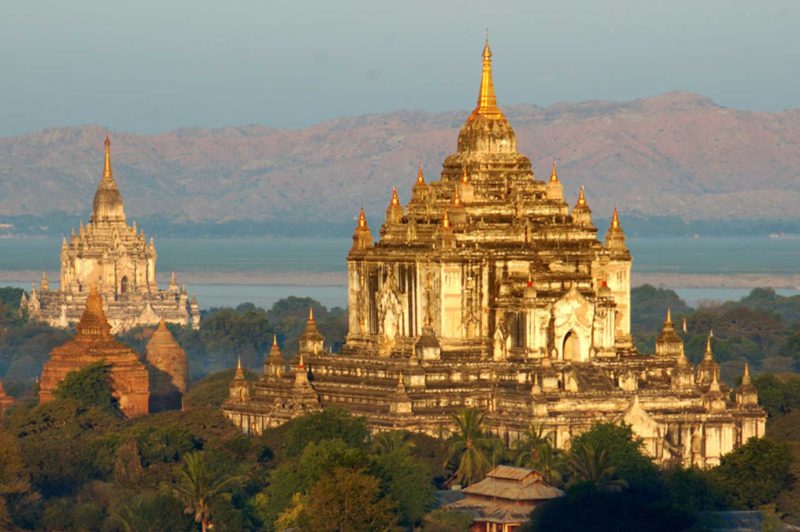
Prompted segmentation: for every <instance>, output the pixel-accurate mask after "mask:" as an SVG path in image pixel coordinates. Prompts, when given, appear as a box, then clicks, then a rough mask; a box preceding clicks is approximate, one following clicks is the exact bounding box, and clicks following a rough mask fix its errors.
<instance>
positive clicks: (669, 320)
mask: <svg viewBox="0 0 800 532" xmlns="http://www.w3.org/2000/svg"><path fill="white" fill-rule="evenodd" d="M667 324H669V325H672V311H671V310H670V308H669V305H667V319H666V320H664V325H667Z"/></svg>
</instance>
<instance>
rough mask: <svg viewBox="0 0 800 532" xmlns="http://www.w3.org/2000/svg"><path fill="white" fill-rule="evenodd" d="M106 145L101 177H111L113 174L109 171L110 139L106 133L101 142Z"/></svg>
mask: <svg viewBox="0 0 800 532" xmlns="http://www.w3.org/2000/svg"><path fill="white" fill-rule="evenodd" d="M103 144H104V145H105V147H106V160H105V164H104V165H103V178H104V179H106V178H112V177H113V176H114V174H113V173H112V172H111V140H110V139H109V138H108V133H106V140H105V142H103Z"/></svg>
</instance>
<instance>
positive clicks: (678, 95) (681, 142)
mask: <svg viewBox="0 0 800 532" xmlns="http://www.w3.org/2000/svg"><path fill="white" fill-rule="evenodd" d="M504 111H505V112H506V115H507V116H508V118H509V120H510V121H511V123H512V125H513V127H514V129H515V131H516V133H517V138H518V148H519V150H520V151H521V152H522V153H525V154H526V155H528V156H529V157H530V158H531V160H532V162H533V166H534V170H535V173H536V176H537V177H538V178H539V179H547V177H548V176H549V173H550V164H551V162H552V161H553V160H556V161H557V162H558V168H559V177H560V178H561V181H562V182H563V183H564V187H565V193H566V196H567V199H568V201H570V203H574V201H575V198H576V197H577V193H578V188H579V186H580V185H584V186H585V187H586V195H587V200H588V202H589V205H590V207H591V208H592V209H593V211H594V212H595V215H596V216H598V217H603V218H608V215H609V213H610V211H611V210H612V208H613V207H615V206H617V207H619V208H620V211H621V213H622V215H623V219H624V216H625V215H635V216H642V217H647V216H677V217H680V218H683V219H684V220H740V221H741V220H757V219H777V220H797V219H800V110H798V109H794V110H787V111H782V112H756V111H745V110H736V109H729V108H725V107H721V106H719V105H717V104H715V103H714V102H713V101H711V100H709V99H708V98H705V97H702V96H700V95H697V94H692V93H685V92H675V93H668V94H664V95H661V96H655V97H650V98H644V99H639V100H634V101H629V102H611V101H587V102H580V103H558V104H553V105H550V106H547V107H537V106H535V105H517V106H511V107H508V108H505V109H504ZM466 116H467V112H465V111H458V112H445V113H431V112H424V111H396V112H391V113H383V114H371V115H364V116H358V117H351V118H339V119H335V120H330V121H326V122H323V123H320V124H317V125H313V126H310V127H305V128H302V129H273V128H269V127H266V126H263V125H248V126H240V127H225V128H218V129H205V128H184V129H177V130H173V131H169V132H165V133H161V134H154V135H138V134H133V133H127V132H123V131H111V132H110V135H111V140H112V157H113V167H114V175H115V178H116V180H117V183H118V185H119V188H120V190H121V192H122V195H123V198H124V200H125V205H126V211H127V213H128V216H129V218H131V219H137V218H139V219H142V218H146V217H153V216H159V217H161V218H164V219H166V220H170V221H174V222H176V223H196V222H206V223H208V222H211V223H218V222H230V221H237V220H254V221H267V222H274V223H280V222H282V221H286V222H290V223H295V224H296V223H304V222H308V223H314V224H325V223H339V224H341V223H344V222H347V221H349V220H352V219H353V217H354V215H355V214H356V212H357V211H358V208H359V207H360V206H361V205H363V206H364V207H365V208H366V209H367V212H368V215H369V217H370V223H371V225H372V226H373V227H379V226H380V223H381V222H382V219H383V210H384V209H385V207H386V204H387V203H388V201H389V198H390V193H391V188H392V186H393V185H396V186H397V187H398V190H399V192H400V196H401V199H402V200H403V201H405V200H407V198H408V196H409V194H410V189H411V185H412V183H413V182H414V179H415V178H416V168H417V165H419V164H421V165H423V168H424V169H425V173H426V177H427V178H428V179H429V180H430V179H433V178H434V177H435V176H437V175H438V173H439V171H440V169H441V163H442V161H443V159H444V158H445V157H446V156H447V155H448V154H450V153H452V152H454V151H455V145H456V137H457V132H458V130H459V129H460V127H461V126H462V124H463V123H464V121H465V119H466ZM105 134H106V130H105V129H104V128H103V127H102V126H99V125H86V126H78V127H54V128H48V129H43V130H40V131H35V132H32V133H28V134H24V135H19V136H13V137H5V138H0V216H3V217H14V216H22V215H32V216H39V217H46V216H48V215H50V214H52V213H56V212H62V213H68V214H81V215H85V213H87V212H88V210H89V208H90V206H91V200H92V196H93V194H94V190H95V188H96V186H97V183H98V181H99V179H100V175H101V171H102V163H103V138H104V136H105Z"/></svg>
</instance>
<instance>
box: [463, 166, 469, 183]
mask: <svg viewBox="0 0 800 532" xmlns="http://www.w3.org/2000/svg"><path fill="white" fill-rule="evenodd" d="M461 184H462V185H468V184H469V176H468V175H467V167H466V166H464V167H462V168H461Z"/></svg>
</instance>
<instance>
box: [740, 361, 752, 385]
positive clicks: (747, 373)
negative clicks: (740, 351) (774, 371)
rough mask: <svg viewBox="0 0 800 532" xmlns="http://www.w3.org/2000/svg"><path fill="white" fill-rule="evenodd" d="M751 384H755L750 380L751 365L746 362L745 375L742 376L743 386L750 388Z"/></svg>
mask: <svg viewBox="0 0 800 532" xmlns="http://www.w3.org/2000/svg"><path fill="white" fill-rule="evenodd" d="M751 384H753V381H752V379H751V378H750V364H749V363H748V362H747V361H746V360H745V362H744V373H743V374H742V386H749V385H751Z"/></svg>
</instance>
